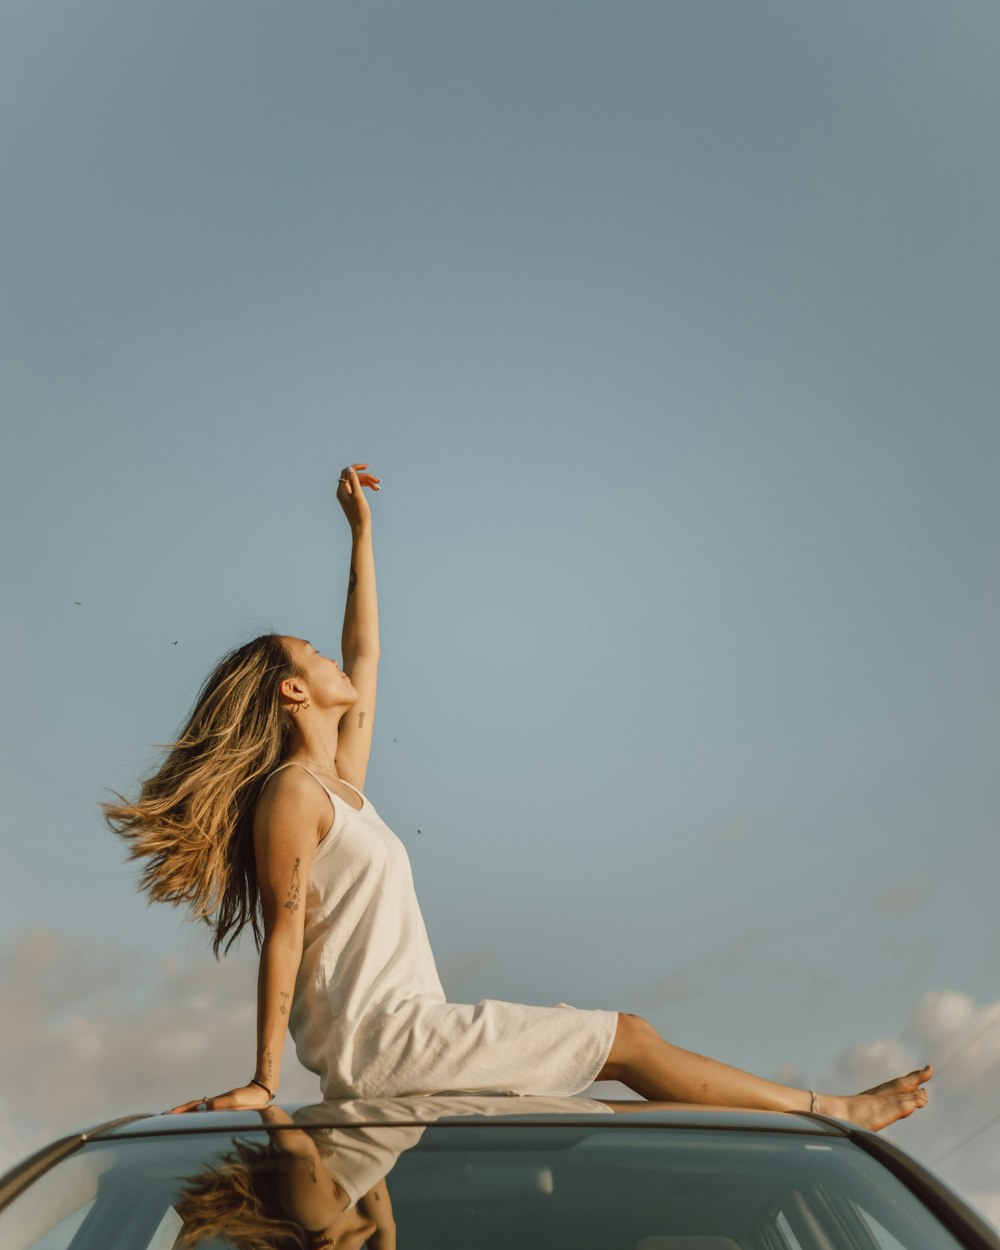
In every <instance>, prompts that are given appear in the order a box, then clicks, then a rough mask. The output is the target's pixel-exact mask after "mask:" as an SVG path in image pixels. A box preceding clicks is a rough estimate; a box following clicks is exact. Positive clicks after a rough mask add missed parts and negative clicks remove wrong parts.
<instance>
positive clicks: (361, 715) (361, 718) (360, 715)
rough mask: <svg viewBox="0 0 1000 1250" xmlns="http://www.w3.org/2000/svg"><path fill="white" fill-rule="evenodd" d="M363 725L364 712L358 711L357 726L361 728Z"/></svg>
mask: <svg viewBox="0 0 1000 1250" xmlns="http://www.w3.org/2000/svg"><path fill="white" fill-rule="evenodd" d="M364 725H365V714H364V712H359V713H358V728H359V729H363V728H364Z"/></svg>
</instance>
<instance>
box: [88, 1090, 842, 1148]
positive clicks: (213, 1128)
mask: <svg viewBox="0 0 1000 1250" xmlns="http://www.w3.org/2000/svg"><path fill="white" fill-rule="evenodd" d="M406 1101H407V1103H409V1104H410V1106H412V1107H413V1108H414V1109H413V1110H412V1111H411V1112H410V1113H407V1110H406V1106H405V1105H403V1106H401V1105H400V1103H401V1100H398V1099H392V1100H385V1102H384V1103H380V1100H378V1099H366V1100H365V1101H364V1103H363V1104H358V1103H357V1102H354V1101H353V1100H343V1101H338V1100H335V1099H328V1100H327V1101H326V1102H323V1103H318V1104H312V1103H281V1104H276V1103H272V1104H270V1106H272V1107H274V1106H280V1108H281V1110H282V1111H284V1112H285V1113H286V1114H287V1115H289V1116H291V1117H292V1118H293V1119H294V1120H295V1121H296V1122H295V1124H294V1125H291V1126H285V1127H304V1126H305V1125H308V1127H310V1128H324V1127H326V1128H337V1127H348V1126H353V1127H362V1126H375V1125H386V1124H397V1125H398V1124H423V1125H431V1124H447V1125H478V1126H482V1125H487V1124H490V1125H493V1124H496V1125H503V1124H508V1125H509V1124H517V1125H527V1124H544V1125H547V1126H549V1127H559V1126H566V1127H569V1126H570V1125H574V1126H579V1125H585V1126H587V1127H609V1128H610V1127H615V1128H622V1127H630V1128H632V1127H634V1128H651V1127H668V1128H686V1129H737V1130H754V1131H757V1132H780V1133H806V1134H812V1135H819V1136H834V1137H845V1136H851V1135H852V1134H851V1132H850V1129H849V1127H848V1126H847V1125H846V1124H842V1123H841V1122H840V1121H838V1120H833V1119H830V1118H828V1117H825V1116H819V1115H813V1114H811V1113H807V1112H794V1113H793V1112H777V1111H744V1110H733V1109H732V1108H725V1107H718V1108H715V1107H712V1108H705V1107H692V1106H687V1105H677V1104H670V1103H649V1104H648V1105H647V1104H645V1103H642V1102H641V1101H640V1100H638V1099H636V1100H629V1101H635V1103H636V1104H637V1105H636V1106H635V1108H634V1109H633V1107H632V1106H629V1107H628V1110H627V1112H626V1113H624V1114H609V1112H610V1111H612V1110H613V1108H610V1107H609V1108H608V1110H607V1111H597V1110H595V1108H594V1104H593V1102H592V1101H591V1100H589V1099H582V1100H581V1103H580V1109H579V1111H577V1110H575V1109H573V1108H572V1107H571V1105H570V1104H571V1101H572V1100H570V1099H565V1100H563V1102H564V1104H565V1109H563V1110H560V1111H559V1112H557V1113H545V1112H539V1111H530V1110H525V1109H522V1110H518V1106H517V1103H518V1099H517V1097H516V1096H514V1097H512V1098H511V1099H510V1102H511V1108H510V1110H509V1111H506V1110H505V1111H502V1112H500V1113H497V1112H496V1111H495V1110H494V1111H491V1113H490V1114H489V1115H486V1114H477V1113H476V1111H475V1110H474V1109H465V1108H463V1109H462V1110H461V1112H460V1113H459V1114H455V1115H434V1116H433V1117H431V1116H423V1115H420V1114H419V1103H420V1101H421V1100H420V1098H413V1099H408V1100H406ZM526 1101H529V1102H530V1100H526ZM618 1105H619V1106H621V1104H618ZM281 1127H282V1125H280V1124H268V1123H267V1122H265V1121H264V1120H263V1119H262V1118H261V1115H260V1112H259V1111H257V1110H254V1111H192V1112H185V1113H182V1114H176V1115H171V1114H169V1113H160V1114H156V1113H151V1112H150V1113H140V1114H138V1115H135V1116H129V1117H125V1118H123V1119H119V1120H115V1121H112V1122H111V1123H109V1124H103V1125H95V1126H94V1127H93V1128H91V1129H89V1130H87V1131H86V1133H85V1135H86V1137H87V1138H88V1140H90V1141H106V1140H109V1139H111V1138H116V1139H118V1138H127V1137H151V1136H160V1135H163V1136H172V1135H174V1134H178V1133H193V1132H231V1131H232V1132H248V1131H253V1130H260V1129H262V1128H269V1129H270V1128H273V1129H276V1130H280V1129H281Z"/></svg>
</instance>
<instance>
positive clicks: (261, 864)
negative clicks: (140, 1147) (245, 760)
mask: <svg viewBox="0 0 1000 1250" xmlns="http://www.w3.org/2000/svg"><path fill="white" fill-rule="evenodd" d="M329 820H330V801H329V799H328V798H327V797H326V796H325V795H324V794H323V792H322V790H321V789H320V788H319V786H317V785H316V782H315V781H314V780H313V779H312V778H311V777H310V776H309V775H308V774H307V773H306V772H305V771H304V770H303V769H301V768H294V767H293V768H285V769H282V771H281V772H279V773H277V774H276V775H275V776H274V777H272V778H271V779H270V780H269V781H268V782H267V784H266V785H265V787H264V791H263V793H262V794H261V797H260V800H259V802H258V803H257V810H256V812H255V813H254V827H253V839H254V857H255V859H256V863H257V886H258V889H259V890H260V901H261V910H262V911H263V914H264V941H263V943H262V946H261V953H260V971H259V973H258V976H257V1067H256V1070H255V1072H254V1076H255V1077H256V1078H257V1080H258V1081H263V1083H264V1084H265V1085H266V1086H267V1088H268V1089H269V1090H270V1091H271V1092H272V1093H277V1090H278V1082H279V1081H280V1079H281V1057H282V1054H283V1052H284V1047H285V1031H286V1029H287V1027H288V1012H289V1009H290V1007H291V1002H292V994H293V993H294V991H295V978H296V975H297V973H298V969H299V964H300V962H301V960H302V935H303V928H304V924H303V922H304V919H305V906H304V903H305V882H306V878H307V877H308V875H309V868H310V865H311V864H312V860H313V856H314V855H315V853H316V847H317V846H318V845H319V840H320V838H321V837H322V836H323V833H324V832H325V830H326V825H327V824H329ZM324 822H326V823H324ZM248 1066H249V1064H248ZM267 1101H268V1095H267V1094H266V1093H265V1091H264V1090H263V1089H261V1087H260V1086H259V1085H255V1084H253V1083H252V1082H249V1081H248V1082H247V1084H246V1085H237V1086H236V1087H235V1088H234V1089H231V1090H228V1091H227V1092H226V1093H225V1094H217V1095H216V1096H215V1097H214V1098H209V1099H207V1101H206V1100H202V1099H197V1098H196V1099H194V1100H192V1101H190V1102H186V1103H182V1104H181V1105H180V1106H178V1107H172V1108H171V1111H172V1112H186V1111H194V1110H196V1109H197V1108H198V1107H199V1106H202V1105H206V1106H207V1108H208V1109H209V1110H213V1111H228V1110H245V1109H255V1108H259V1107H262V1106H265V1105H266V1104H267Z"/></svg>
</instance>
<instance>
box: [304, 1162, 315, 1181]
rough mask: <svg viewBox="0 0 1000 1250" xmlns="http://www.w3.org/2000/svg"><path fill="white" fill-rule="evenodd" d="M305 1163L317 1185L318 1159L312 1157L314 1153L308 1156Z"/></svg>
mask: <svg viewBox="0 0 1000 1250" xmlns="http://www.w3.org/2000/svg"><path fill="white" fill-rule="evenodd" d="M305 1165H306V1167H307V1168H308V1169H309V1175H310V1176H311V1177H312V1183H313V1184H314V1185H315V1184H316V1160H315V1159H314V1158H313V1157H312V1155H307V1156H306V1159H305Z"/></svg>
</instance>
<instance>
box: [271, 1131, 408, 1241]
mask: <svg viewBox="0 0 1000 1250" xmlns="http://www.w3.org/2000/svg"><path fill="white" fill-rule="evenodd" d="M260 1114H261V1119H262V1120H263V1121H264V1123H265V1124H268V1125H281V1126H283V1127H282V1131H281V1132H280V1133H274V1134H273V1135H272V1140H273V1141H274V1143H275V1144H276V1145H277V1147H278V1149H279V1150H281V1151H282V1153H283V1154H285V1156H286V1157H287V1160H288V1166H287V1168H285V1169H283V1171H282V1172H281V1174H280V1175H281V1195H282V1203H283V1205H284V1208H285V1214H286V1215H287V1216H288V1218H289V1219H291V1220H294V1221H295V1222H296V1223H297V1224H298V1225H299V1226H300V1227H301V1228H302V1229H303V1230H304V1231H305V1232H307V1234H308V1237H309V1246H310V1250H325V1248H326V1247H329V1246H333V1245H334V1244H335V1245H336V1250H357V1248H358V1247H359V1246H361V1245H363V1244H365V1243H367V1245H368V1247H369V1250H394V1248H395V1245H396V1224H395V1220H394V1219H393V1213H392V1202H391V1200H390V1197H389V1189H388V1186H387V1185H386V1183H385V1181H384V1180H380V1181H379V1182H378V1183H377V1184H375V1185H373V1186H372V1187H371V1189H369V1191H368V1192H367V1193H366V1194H365V1195H364V1196H363V1197H361V1198H359V1199H358V1202H357V1205H356V1206H352V1205H351V1200H350V1196H349V1195H348V1194H347V1192H346V1191H345V1190H344V1189H342V1188H341V1186H340V1184H339V1183H338V1181H337V1179H336V1177H335V1176H333V1175H331V1173H330V1171H329V1168H328V1167H327V1166H326V1164H325V1163H324V1161H323V1157H322V1155H321V1154H320V1152H319V1150H318V1149H317V1148H316V1143H315V1142H314V1141H313V1139H312V1137H311V1136H310V1135H309V1134H308V1133H306V1132H303V1130H302V1129H300V1128H295V1127H294V1124H295V1122H294V1120H293V1119H292V1118H291V1116H289V1115H288V1114H287V1112H285V1111H283V1110H282V1109H281V1108H280V1107H265V1108H263V1109H262V1110H261V1113H260ZM285 1126H287V1127H285Z"/></svg>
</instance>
